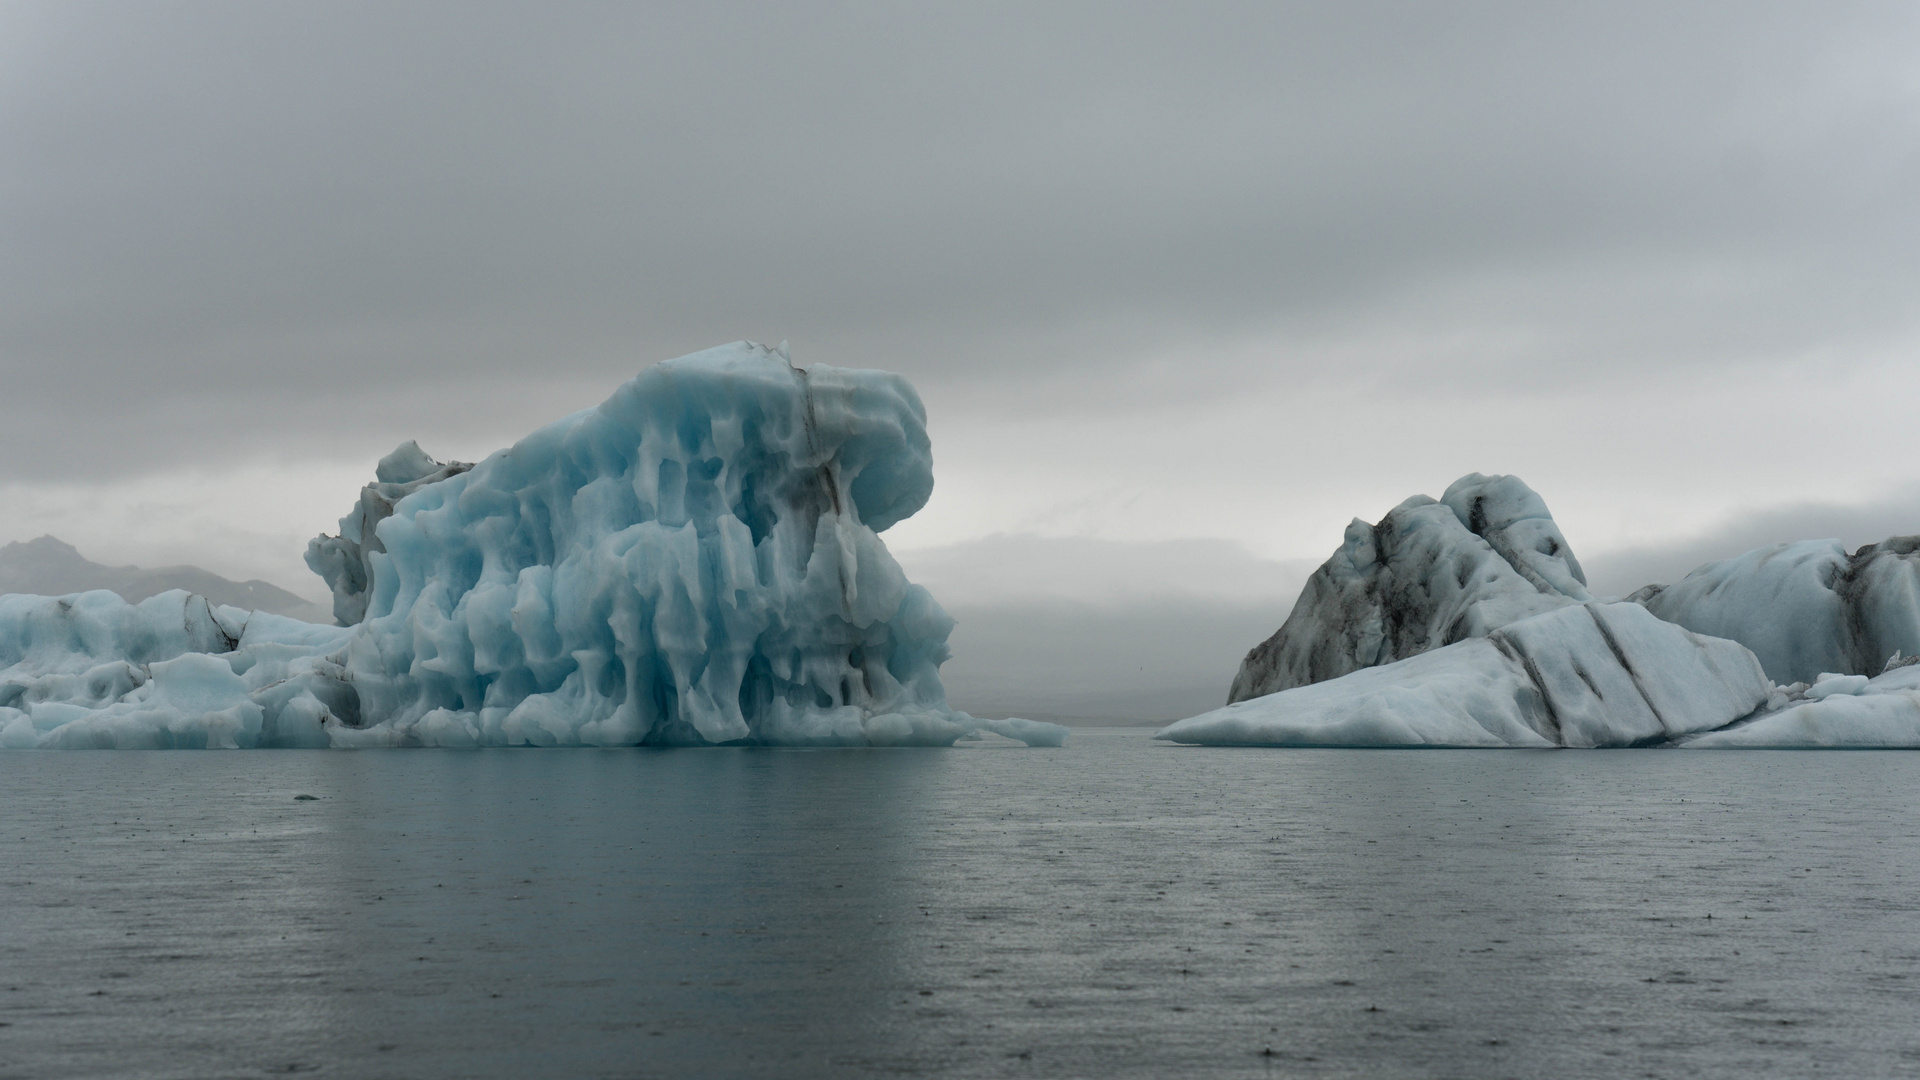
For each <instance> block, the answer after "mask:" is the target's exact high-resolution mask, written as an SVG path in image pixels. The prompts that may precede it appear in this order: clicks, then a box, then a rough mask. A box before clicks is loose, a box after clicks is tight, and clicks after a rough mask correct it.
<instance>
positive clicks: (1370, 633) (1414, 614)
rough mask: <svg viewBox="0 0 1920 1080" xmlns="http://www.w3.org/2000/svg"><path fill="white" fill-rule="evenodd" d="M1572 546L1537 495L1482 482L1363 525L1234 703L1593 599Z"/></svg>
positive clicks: (1238, 685)
mask: <svg viewBox="0 0 1920 1080" xmlns="http://www.w3.org/2000/svg"><path fill="white" fill-rule="evenodd" d="M1586 585H1587V579H1586V576H1585V574H1583V573H1582V572H1581V570H1580V563H1579V561H1578V560H1576V559H1575V558H1574V557H1573V551H1572V549H1571V548H1569V547H1568V546H1567V541H1566V537H1564V536H1562V535H1561V534H1560V527H1559V526H1558V525H1556V524H1554V521H1553V516H1552V515H1551V514H1549V513H1548V512H1547V504H1546V503H1545V502H1544V501H1543V500H1542V499H1541V498H1540V496H1539V495H1537V494H1535V493H1534V491H1533V489H1531V488H1529V487H1527V485H1526V484H1524V483H1522V482H1521V481H1520V479H1519V478H1518V477H1513V476H1482V475H1481V474H1479V473H1472V474H1470V475H1467V476H1463V477H1461V478H1460V479H1459V480H1456V481H1454V483H1453V484H1452V485H1451V486H1450V487H1448V488H1447V490H1446V492H1445V493H1444V494H1443V495H1442V496H1441V498H1440V501H1438V502H1435V501H1434V500H1432V499H1430V498H1428V497H1426V496H1424V495H1416V496H1414V497H1413V498H1410V499H1408V500H1407V501H1406V502H1403V503H1401V504H1400V505H1399V506H1396V507H1394V508H1393V509H1392V510H1390V511H1388V512H1387V516H1386V517H1384V518H1382V519H1380V521H1379V523H1378V524H1374V525H1369V524H1367V523H1366V522H1364V521H1361V520H1359V519H1358V518H1356V519H1354V522H1353V524H1351V525H1348V526H1347V533H1346V538H1345V542H1344V543H1342V544H1341V546H1340V550H1338V551H1336V552H1334V553H1333V556H1332V557H1331V558H1329V559H1328V560H1327V561H1326V562H1325V563H1324V564H1323V565H1322V566H1321V567H1320V568H1319V569H1318V570H1316V571H1314V573H1313V576H1312V577H1311V578H1309V579H1308V580H1307V585H1306V588H1305V589H1304V590H1302V592H1301V594H1300V599H1299V600H1298V601H1296V602H1295V604H1294V606H1293V611H1292V612H1291V613H1290V614H1289V615H1288V616H1287V620H1286V622H1285V623H1284V624H1282V625H1281V627H1280V629H1279V630H1278V631H1276V632H1275V633H1274V635H1273V636H1272V637H1271V638H1268V639H1267V640H1266V641H1264V642H1262V643H1261V644H1259V645H1257V646H1255V647H1254V649H1253V651H1252V652H1249V653H1248V654H1247V657H1246V660H1245V661H1244V662H1242V664H1241V665H1240V671H1239V674H1238V675H1236V676H1235V677H1234V680H1233V687H1232V690H1231V692H1230V693H1229V694H1228V697H1227V700H1228V701H1229V702H1237V701H1245V700H1247V699H1249V698H1255V697H1259V696H1261V695H1264V694H1271V693H1275V692H1277V691H1280V690H1287V689H1291V688H1293V687H1296V686H1307V685H1310V684H1312V683H1316V682H1320V681H1322V680H1325V679H1333V678H1338V677H1340V676H1342V675H1345V674H1347V673H1349V672H1353V671H1358V670H1360V669H1362V668H1368V667H1374V666H1376V665H1380V664H1390V663H1393V662H1394V661H1396V660H1402V659H1405V658H1407V657H1410V656H1417V655H1419V654H1420V653H1423V652H1426V651H1427V650H1429V649H1434V648H1438V647H1440V646H1443V645H1451V644H1453V643H1454V642H1457V641H1463V640H1466V639H1468V638H1476V637H1484V636H1486V635H1487V634H1488V633H1490V632H1492V631H1493V630H1495V629H1498V628H1499V627H1502V626H1505V625H1506V624H1508V623H1511V622H1514V621H1516V620H1519V619H1524V618H1527V617H1529V616H1532V615H1538V614H1540V613H1542V612H1546V611H1552V610H1553V609H1555V608H1560V607H1565V606H1567V605H1569V604H1575V603H1579V602H1581V601H1584V600H1587V599H1589V597H1588V594H1587V587H1586Z"/></svg>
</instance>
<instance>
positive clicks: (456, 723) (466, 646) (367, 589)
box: [0, 342, 1067, 748]
mask: <svg viewBox="0 0 1920 1080" xmlns="http://www.w3.org/2000/svg"><path fill="white" fill-rule="evenodd" d="M932 490H933V467H932V453H931V446H930V443H929V440H928V438H927V432H926V414H925V410H924V408H923V407H922V405H921V403H920V400H919V397H918V395H917V394H915V392H914V390H913V388H912V386H911V385H909V384H908V383H907V381H906V380H905V379H903V378H901V377H899V376H897V375H893V374H890V373H887V372H880V371H854V370H843V369H838V368H832V367H826V366H815V367H812V368H804V369H803V368H797V367H795V366H793V364H792V363H791V361H790V360H789V358H788V356H787V353H786V349H785V346H784V345H783V346H781V347H780V348H779V349H769V348H766V347H763V346H759V345H754V344H752V343H750V342H741V343H738V344H735V345H729V346H723V347H721V348H717V349H710V350H708V351H706V352H702V353H696V354H693V355H691V356H687V357H682V358H680V359H678V360H672V361H668V362H666V363H663V364H659V365H656V366H654V367H651V368H648V369H647V370H645V371H643V372H641V373H640V374H639V375H638V376H637V377H636V378H634V379H633V380H632V381H630V382H628V383H627V384H626V385H624V386H622V387H621V388H620V389H619V390H617V391H616V392H615V393H614V394H613V396H612V397H611V398H609V399H608V400H607V401H606V402H604V403H602V404H601V405H599V406H598V407H596V408H592V409H588V410H585V411H583V412H580V413H577V414H575V415H573V416H570V417H567V418H565V419H562V420H559V421H557V422H555V423H553V424H550V425H548V426H547V427H545V428H542V429H541V430H539V431H537V432H535V433H533V434H532V435H529V436H527V437H526V438H524V439H522V440H521V441H520V442H518V443H516V444H515V445H513V446H512V447H509V448H507V449H505V450H502V451H499V452H497V453H495V454H493V455H491V456H489V457H488V458H487V459H486V460H484V461H481V462H479V463H478V464H475V465H472V466H467V465H465V464H464V463H459V462H453V463H441V462H438V461H435V460H434V459H432V458H431V457H429V456H428V455H427V454H426V453H425V452H424V451H421V450H420V448H419V447H418V446H417V445H415V444H412V443H407V444H402V446H401V447H400V448H399V449H398V450H396V451H395V452H394V453H393V454H390V455H388V456H387V457H386V458H385V459H383V460H382V461H381V462H380V464H379V467H378V468H377V470H376V475H375V480H374V482H373V483H372V484H369V485H368V486H367V487H366V488H364V489H363V490H362V492H361V496H360V500H359V502H358V504H357V505H356V506H355V508H354V510H353V511H352V512H351V513H349V514H348V515H347V517H345V518H343V519H342V526H341V532H340V534H339V535H337V536H322V537H320V538H318V539H316V540H315V541H314V543H313V544H312V545H310V547H309V549H308V561H309V565H311V566H312V567H313V568H314V569H315V570H316V571H317V572H319V573H320V574H321V575H322V576H323V577H324V578H325V579H326V580H327V583H328V586H329V588H330V589H332V591H333V593H334V614H335V618H336V621H337V622H339V623H341V624H343V625H340V626H332V627H322V626H316V625H314V624H309V623H301V622H298V621H296V620H291V619H283V618H277V617H274V616H270V615H263V614H262V613H259V612H254V613H251V614H250V613H248V612H245V611H241V610H238V609H233V608H224V607H217V606H214V605H210V604H207V603H206V602H205V601H204V600H201V599H199V598H197V597H193V596H190V595H188V594H185V593H178V592H176V593H167V594H163V595H161V596H158V597H154V598H152V599H151V600H149V601H146V602H144V603H143V604H141V605H129V604H126V603H125V602H124V601H120V600H119V598H118V597H115V596H113V595H112V594H109V593H86V594H81V595H79V596H75V597H63V598H46V597H30V596H11V597H5V598H4V599H0V746H4V747H8V748H25V747H30V746H31V747H83V746H84V747H209V748H211V747H249V746H323V745H325V746H336V747H372V746H516V745H531V746H563V745H593V746H620V745H713V744H722V743H726V744H768V745H810V746H887V745H948V744H951V743H953V742H954V741H956V740H957V739H959V738H961V737H962V736H965V735H967V734H969V733H972V732H977V731H981V730H989V731H993V732H995V733H997V734H1000V735H1004V736H1007V737H1009V738H1013V739H1016V740H1018V741H1021V742H1025V743H1028V744H1029V745H1059V744H1060V743H1061V742H1062V741H1063V740H1064V738H1065V736H1066V734H1067V731H1066V729H1065V728H1063V727H1060V726H1058V725H1055V724H1044V723H1037V722H1033V721H1026V720H1017V719H1015V720H982V719H976V718H974V717H971V716H968V715H967V714H966V713H963V712H957V711H955V710H953V709H951V708H949V707H948V705H947V703H946V695H945V691H944V689H943V688H942V686H941V683H940V676H939V667H940V664H941V663H942V662H943V661H944V660H945V659H946V658H947V656H948V649H947V636H948V634H949V632H950V631H951V629H952V627H953V620H952V619H951V618H950V617H949V616H948V615H947V614H946V613H945V612H944V611H942V610H941V608H940V606H939V604H938V603H936V602H935V601H934V599H933V597H932V596H931V595H929V594H928V593H927V591H926V590H925V589H923V588H921V587H919V586H917V585H913V584H912V583H910V582H908V581H907V580H906V576H905V574H904V573H903V572H902V571H901V569H900V567H899V565H898V564H897V563H896V562H895V561H894V560H893V558H892V556H891V555H890V554H889V553H888V552H887V549H886V546H885V544H884V543H883V542H882V541H881V540H880V537H879V533H880V532H882V531H884V530H885V529H887V528H888V527H889V526H891V525H893V524H895V523H896V522H899V521H901V520H902V519H904V518H906V517H907V516H909V515H911V514H912V513H914V512H915V511H916V510H918V509H920V507H921V506H923V505H924V504H925V503H926V501H927V498H928V497H929V495H930V494H931V493H932Z"/></svg>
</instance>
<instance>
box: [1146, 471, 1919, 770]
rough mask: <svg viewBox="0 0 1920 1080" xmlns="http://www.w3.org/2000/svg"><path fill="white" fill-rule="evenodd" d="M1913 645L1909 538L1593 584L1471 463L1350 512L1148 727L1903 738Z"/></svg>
mask: <svg viewBox="0 0 1920 1080" xmlns="http://www.w3.org/2000/svg"><path fill="white" fill-rule="evenodd" d="M1916 653H1920V537H1895V538H1893V539H1891V540H1887V541H1884V542H1882V543H1880V544H1874V545H1869V546H1867V547H1865V548H1862V549H1860V550H1859V551H1857V552H1854V553H1853V554H1852V555H1848V554H1847V553H1846V551H1845V550H1844V549H1843V548H1841V547H1840V545H1839V543H1838V541H1806V542H1802V543H1797V544H1780V545H1775V546H1774V547H1771V548H1764V549H1761V550H1758V551H1753V552H1748V553H1747V554H1745V555H1742V556H1738V557H1736V558H1733V559H1729V560H1726V561H1724V562H1719V563H1712V564H1709V565H1707V566H1704V567H1701V568H1700V569H1699V570H1696V571H1694V572H1693V573H1692V574H1690V575H1688V576H1687V577H1686V578H1685V579H1684V580H1682V581H1681V582H1679V583H1678V584H1676V585H1672V586H1657V585H1656V586H1649V587H1647V588H1645V589H1642V590H1640V591H1639V592H1637V593H1635V594H1634V595H1633V596H1632V597H1630V598H1629V602H1616V601H1608V600H1596V599H1594V598H1593V597H1591V596H1590V595H1588V592H1587V589H1586V580H1585V577H1584V576H1583V575H1582V573H1581V571H1580V565H1579V563H1578V562H1577V561H1576V560H1575V559H1574V557H1573V553H1572V552H1571V551H1570V550H1568V547H1567V543H1566V539H1565V538H1564V537H1563V536H1561V535H1560V531H1559V529H1558V528H1557V527H1556V526H1555V525H1554V524H1553V520H1552V517H1551V516H1550V515H1549V514H1548V513H1547V511H1546V505H1545V503H1544V502H1542V501H1541V500H1540V498H1539V496H1538V495H1536V494H1534V492H1533V491H1532V490H1531V489H1529V488H1527V486H1526V485H1525V484H1522V483H1521V482H1520V481H1519V480H1518V479H1516V478H1513V477H1499V476H1496V477H1486V476H1481V475H1480V474H1478V473H1475V474H1473V475H1470V476H1467V477H1463V478H1462V479H1461V480H1459V481H1458V482H1456V483H1455V484H1454V485H1453V486H1452V487H1450V488H1448V489H1447V492H1446V494H1445V496H1443V498H1442V499H1441V500H1440V501H1438V502H1435V501H1434V500H1431V499H1427V498H1425V497H1423V496H1416V497H1415V498H1412V499H1409V500H1407V501H1406V502H1404V503H1402V504H1401V505H1400V506H1398V507H1395V508H1394V509H1393V511H1391V512H1390V513H1388V515H1387V516H1386V517H1385V518H1384V519H1382V520H1381V521H1380V522H1379V523H1378V524H1377V525H1372V526H1369V525H1367V524H1366V523H1364V522H1360V521H1356V522H1354V523H1353V525H1351V526H1349V527H1348V529H1347V536H1346V541H1345V543H1344V544H1343V545H1342V546H1341V548H1340V550H1339V551H1337V552H1335V553H1334V555H1333V557H1332V558H1331V559H1329V560H1328V561H1327V563H1326V564H1325V565H1324V566H1322V567H1321V568H1320V569H1319V571H1317V572H1316V573H1315V574H1314V576H1313V577H1312V579H1311V580H1310V581H1309V582H1308V584H1307V587H1306V589H1305V590H1304V591H1303V592H1302V594H1301V596H1300V599H1299V601H1298V602H1297V603H1296V605H1295V607H1294V610H1293V612H1292V613H1291V614H1290V615H1289V616H1288V618H1287V620H1286V622H1285V624H1284V625H1282V626H1281V628H1280V630H1279V631H1278V632H1277V633H1276V634H1275V635H1274V636H1273V637H1272V638H1271V639H1269V640H1268V641H1266V642H1265V643H1263V644H1262V645H1260V646H1258V647H1256V648H1255V649H1254V650H1253V651H1252V652H1251V653H1249V654H1248V656H1247V658H1246V661H1245V663H1244V664H1243V665H1242V666H1241V669H1240V673H1239V675H1238V677H1237V678H1236V679H1235V680H1234V684H1233V689H1232V692H1231V694H1230V696H1229V704H1228V705H1227V706H1226V707H1225V708H1222V709H1217V710H1214V711H1213V712H1209V713H1204V714H1202V715H1199V716H1195V717H1190V718H1188V719H1185V720H1181V721H1178V722H1177V723H1174V724H1172V725H1169V726H1168V727H1166V728H1165V729H1163V730H1162V731H1161V732H1160V733H1159V734H1158V736H1157V737H1158V738H1161V739H1166V740H1169V741H1173V742H1187V743H1208V744H1216V745H1269V746H1535V747H1546V746H1564V747H1603V746H1689V747H1702V748H1706V747H1739V746H1748V747H1781V748H1785V747H1827V746H1832V747H1920V664H1914V663H1913V662H1912V660H1911V659H1910V658H1911V657H1913V656H1914V655H1915V654H1916ZM1781 684H1784V685H1781Z"/></svg>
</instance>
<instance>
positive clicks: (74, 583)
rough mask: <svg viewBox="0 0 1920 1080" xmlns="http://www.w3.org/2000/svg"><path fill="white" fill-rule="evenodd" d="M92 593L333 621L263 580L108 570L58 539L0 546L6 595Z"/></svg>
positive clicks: (183, 570)
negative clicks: (168, 597) (167, 595)
mask: <svg viewBox="0 0 1920 1080" xmlns="http://www.w3.org/2000/svg"><path fill="white" fill-rule="evenodd" d="M90 589H108V590H110V591H112V592H116V593H119V594H120V596H121V598H122V599H124V600H126V601H127V602H128V603H133V604H137V603H139V602H140V601H142V600H145V599H146V598H147V597H149V596H155V595H158V594H160V593H163V592H166V591H167V590H168V589H185V590H187V591H188V592H191V593H198V594H199V595H201V596H204V597H206V598H207V599H208V600H210V601H212V602H213V603H215V604H230V605H232V606H233V607H237V608H246V609H248V610H250V611H269V612H272V613H273V614H275V615H289V616H292V617H293V618H296V619H306V620H308V621H311V622H331V621H332V620H331V619H330V618H329V617H328V616H327V613H326V611H325V609H323V608H322V607H321V606H320V605H318V604H315V603H313V602H312V601H310V600H306V599H304V598H302V597H299V596H296V595H294V594H293V593H290V592H288V591H287V590H285V589H282V588H280V587H279V586H277V585H270V584H268V583H267V582H264V581H260V580H257V579H256V580H253V581H229V580H227V579H226V578H223V577H221V576H220V575H218V574H215V573H213V572H212V571H209V570H202V569H200V568H199V567H197V566H161V567H155V568H153V569H151V570H143V569H141V568H140V567H138V566H103V565H101V564H100V563H97V562H94V561H92V560H90V559H88V558H87V557H86V556H84V555H82V554H80V552H79V551H78V550H76V549H75V548H74V547H73V545H71V544H68V543H66V542H64V541H62V540H59V539H57V538H55V537H52V536H42V537H40V538H39V539H37V540H28V541H25V542H15V543H11V544H8V545H6V546H5V547H0V593H34V594H37V595H40V596H65V595H66V594H68V593H76V592H86V591H88V590H90Z"/></svg>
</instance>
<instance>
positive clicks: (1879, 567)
mask: <svg viewBox="0 0 1920 1080" xmlns="http://www.w3.org/2000/svg"><path fill="white" fill-rule="evenodd" d="M1630 599H1634V600H1638V601H1640V602H1641V603H1644V604H1645V605H1646V606H1647V610H1648V611H1651V612H1653V613H1654V614H1655V615H1658V616H1660V617H1661V618H1663V619H1666V620H1668V621H1670V622H1676V623H1679V624H1680V625H1682V626H1684V627H1687V628H1688V629H1690V630H1695V631H1698V632H1699V633H1702V634H1712V635H1714V636H1716V637H1724V638H1732V639H1733V640H1735V641H1738V642H1740V643H1741V644H1742V645H1745V646H1746V647H1747V648H1749V649H1752V650H1753V651H1754V654H1755V655H1756V656H1758V657H1759V658H1760V662H1761V663H1762V664H1763V665H1765V666H1766V669H1767V674H1768V675H1770V676H1772V677H1773V678H1774V679H1776V680H1778V681H1779V682H1783V683H1794V682H1812V681H1813V680H1814V679H1816V678H1818V677H1819V676H1820V674H1821V673H1823V672H1838V673H1840V674H1843V675H1869V676H1871V675H1878V674H1880V672H1881V671H1882V670H1883V669H1885V667H1886V665H1887V661H1888V659H1889V658H1891V657H1893V656H1894V655H1895V654H1903V655H1906V656H1912V655H1915V654H1916V653H1920V536H1896V537H1893V538H1892V539H1890V540H1883V541H1881V542H1880V543H1878V544H1868V545H1867V546H1865V547H1863V548H1861V549H1860V550H1858V551H1856V552H1854V553H1853V554H1852V555H1848V554H1847V552H1846V549H1845V548H1843V547H1841V546H1840V542H1839V541H1838V540H1803V541H1801V542H1799V543H1795V544H1775V545H1773V546H1772V547H1765V548H1760V549H1758V550H1755V551H1749V552H1747V553H1746V554H1744V555H1740V556H1737V557H1735V558H1732V559H1727V560H1724V561H1722V562H1715V563H1708V564H1707V565H1705V566H1702V567H1700V568H1699V569H1698V570H1695V571H1694V572H1693V573H1691V574H1688V575H1687V576H1686V577H1685V578H1683V579H1682V580H1680V581H1679V582H1678V583H1676V584H1673V585H1667V586H1664V587H1663V586H1658V585H1650V586H1648V587H1647V588H1645V589H1642V590H1640V591H1639V592H1637V593H1635V594H1634V595H1633V596H1632V597H1630Z"/></svg>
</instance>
